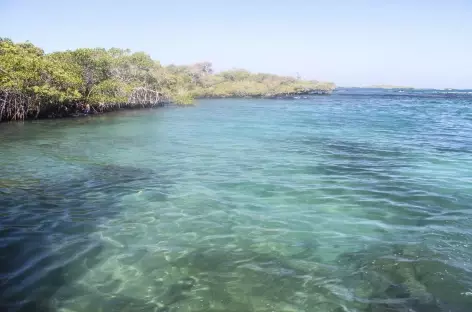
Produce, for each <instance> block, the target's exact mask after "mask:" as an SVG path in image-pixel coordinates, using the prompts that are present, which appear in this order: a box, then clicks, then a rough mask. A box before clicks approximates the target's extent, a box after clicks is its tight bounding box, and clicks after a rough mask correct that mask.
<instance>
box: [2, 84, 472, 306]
mask: <svg viewBox="0 0 472 312" xmlns="http://www.w3.org/2000/svg"><path fill="white" fill-rule="evenodd" d="M471 104H472V96H471V95H470V94H469V93H467V92H464V93H453V94H452V95H451V94H449V93H447V92H442V93H441V92H439V91H424V92H406V93H404V94H397V93H393V92H391V91H384V92H379V91H369V92H361V91H352V90H351V91H349V90H348V91H346V90H340V91H339V92H336V93H335V94H333V95H332V96H326V97H324V96H319V97H313V98H307V99H294V100H282V99H279V100H246V99H240V100H236V99H231V100H202V101H200V102H199V105H198V106H196V107H194V108H188V109H179V108H173V107H169V108H163V109H158V110H151V111H148V110H145V111H136V112H126V113H119V114H109V115H105V116H100V117H95V118H80V119H71V120H52V121H51V120H49V121H39V122H27V123H24V124H3V125H0V168H1V174H0V208H1V210H0V211H1V212H0V233H1V235H0V248H1V254H0V277H1V279H0V280H1V281H0V308H1V310H2V311H44V312H52V311H63V312H66V311H68V312H82V311H83V312H91V311H159V312H164V311H176V312H177V311H178V312H181V311H182V312H183V311H202V312H203V311H209V312H220V311H230V312H232V311H234V312H236V311H238V312H244V311H291V312H295V311H332V312H342V311H352V312H354V311H356V312H387V311H388V312H395V311H396V312H406V311H410V312H412V311H414V312H439V311H454V312H465V311H470V308H471V307H472V261H471V256H472V209H471V203H472V105H471Z"/></svg>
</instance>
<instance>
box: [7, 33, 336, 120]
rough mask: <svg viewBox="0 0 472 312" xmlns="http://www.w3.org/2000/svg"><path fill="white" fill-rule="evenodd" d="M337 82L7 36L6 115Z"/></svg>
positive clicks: (312, 88)
mask: <svg viewBox="0 0 472 312" xmlns="http://www.w3.org/2000/svg"><path fill="white" fill-rule="evenodd" d="M334 88H335V85H334V84H333V83H323V82H318V81H305V80H300V79H296V78H293V77H285V76H277V75H272V74H262V73H256V74H253V73H250V72H248V71H246V70H241V69H234V70H228V71H223V72H219V73H214V72H213V69H212V64H211V63H209V62H202V63H197V64H193V65H189V66H176V65H169V66H163V65H161V64H160V63H159V61H156V60H153V59H152V58H151V57H150V56H149V55H148V54H146V53H144V52H134V53H132V52H131V51H130V50H125V49H117V48H111V49H108V50H107V49H103V48H94V49H89V48H81V49H76V50H68V51H63V52H53V53H45V52H44V51H43V50H42V49H41V48H39V47H37V46H35V45H33V44H31V43H29V42H26V43H15V42H13V41H12V40H10V39H2V38H0V121H4V120H23V119H30V118H54V117H66V116H73V115H80V114H83V113H84V112H87V113H100V112H106V111H111V110H117V109H122V108H137V107H155V106H161V105H164V104H166V103H171V102H172V103H175V104H179V105H190V104H192V103H193V102H194V99H195V98H206V97H246V96H247V97H277V96H285V95H296V94H309V93H321V94H326V93H330V92H331V91H332V90H333V89H334Z"/></svg>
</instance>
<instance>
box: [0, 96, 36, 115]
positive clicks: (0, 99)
mask: <svg viewBox="0 0 472 312" xmlns="http://www.w3.org/2000/svg"><path fill="white" fill-rule="evenodd" d="M34 102H35V101H34V99H33V98H32V97H29V96H26V95H24V94H22V93H17V92H11V91H3V90H0V121H3V120H24V119H26V118H27V117H28V115H31V114H34V115H37V114H38V113H39V105H34Z"/></svg>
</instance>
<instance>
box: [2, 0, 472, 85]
mask: <svg viewBox="0 0 472 312" xmlns="http://www.w3.org/2000/svg"><path fill="white" fill-rule="evenodd" d="M0 16H1V18H0V37H7V38H10V39H12V40H13V41H15V42H24V41H27V40H28V41H30V42H32V43H33V44H35V45H37V46H40V47H41V48H43V49H44V50H45V51H46V52H52V51H58V50H60V51H62V50H67V49H75V48H79V47H104V48H111V47H118V48H129V49H131V50H132V51H145V52H147V53H148V54H150V55H151V56H152V57H153V58H154V59H156V60H159V61H160V62H161V63H162V64H164V65H167V64H171V63H173V64H190V63H195V62H200V61H210V62H212V63H213V67H214V69H215V70H225V69H231V68H245V69H248V70H250V71H254V72H267V73H274V74H282V75H297V73H299V74H300V75H301V77H302V78H305V79H316V80H321V81H332V82H335V83H336V84H337V85H338V86H368V85H373V84H392V85H403V86H404V85H406V86H413V87H418V88H472V0H448V1H446V0H444V1H437V0H429V1H428V0H396V1H393V0H392V1H387V0H384V1H382V0H376V1H370V0H331V1H329V0H325V1H318V0H283V1H282V0H272V1H266V0H237V1H232V0H219V1H216V0H200V1H196V0H194V1H192V0H167V1H161V0H129V1H123V0H114V1H113V0H93V1H92V0H81V1H67V0H57V1H48V0H42V1H37V0H0Z"/></svg>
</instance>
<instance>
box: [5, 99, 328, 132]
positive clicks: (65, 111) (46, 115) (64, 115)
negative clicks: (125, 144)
mask: <svg viewBox="0 0 472 312" xmlns="http://www.w3.org/2000/svg"><path fill="white" fill-rule="evenodd" d="M331 93H332V92H327V91H318V92H315V93H314V92H313V91H310V92H300V93H294V94H274V95H245V96H238V95H232V96H200V97H195V99H197V100H218V99H228V100H230V99H255V100H263V99H267V100H289V99H297V98H300V97H303V98H305V99H306V98H308V97H313V96H330V95H331ZM78 106H79V105H78V103H71V104H62V105H60V106H53V107H52V108H53V109H49V110H45V111H41V112H40V113H39V114H35V115H28V116H27V117H26V118H24V119H18V120H0V123H2V124H6V123H17V122H22V121H34V120H51V119H76V118H84V117H92V116H102V115H105V114H109V113H114V112H123V111H133V110H135V111H139V110H144V109H159V108H163V107H168V106H175V107H192V106H195V104H193V103H192V104H178V103H176V102H172V101H166V102H160V103H157V104H154V103H149V104H130V103H113V104H108V105H102V106H100V105H91V106H90V107H91V111H90V112H89V113H84V112H83V111H81V110H80V109H79V108H78Z"/></svg>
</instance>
